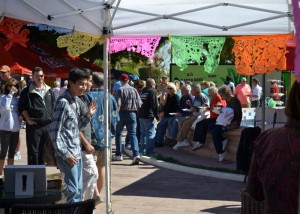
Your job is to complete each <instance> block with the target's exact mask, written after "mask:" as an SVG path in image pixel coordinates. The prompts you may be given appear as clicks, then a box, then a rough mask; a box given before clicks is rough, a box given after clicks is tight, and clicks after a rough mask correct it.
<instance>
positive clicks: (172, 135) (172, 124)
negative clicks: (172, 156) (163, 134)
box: [165, 85, 193, 146]
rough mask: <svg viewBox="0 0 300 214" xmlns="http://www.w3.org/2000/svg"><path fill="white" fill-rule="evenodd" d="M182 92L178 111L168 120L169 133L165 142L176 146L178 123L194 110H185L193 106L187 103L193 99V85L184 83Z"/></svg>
mask: <svg viewBox="0 0 300 214" xmlns="http://www.w3.org/2000/svg"><path fill="white" fill-rule="evenodd" d="M181 93H182V96H181V98H180V100H179V108H178V112H177V113H176V115H175V117H172V119H170V120H169V122H168V135H167V138H166V140H165V143H166V144H169V146H174V145H175V144H176V143H177V141H176V137H177V133H178V123H179V122H180V121H181V120H183V119H185V118H188V117H190V116H192V112H190V111H183V109H189V108H191V106H189V105H188V104H187V103H190V102H192V101H193V96H192V94H191V86H190V85H183V86H182V87H181Z"/></svg>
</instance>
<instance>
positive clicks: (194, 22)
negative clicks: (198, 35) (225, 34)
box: [169, 17, 224, 29]
mask: <svg viewBox="0 0 300 214" xmlns="http://www.w3.org/2000/svg"><path fill="white" fill-rule="evenodd" d="M169 19H172V20H176V21H181V22H186V23H190V24H196V25H202V26H206V27H211V28H217V29H224V27H223V26H219V25H212V24H207V23H203V22H196V21H191V20H186V19H180V18H175V17H170V18H169Z"/></svg>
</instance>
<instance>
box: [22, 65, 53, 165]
mask: <svg viewBox="0 0 300 214" xmlns="http://www.w3.org/2000/svg"><path fill="white" fill-rule="evenodd" d="M32 75H33V82H32V83H31V84H30V85H29V86H28V87H26V88H24V90H23V91H22V92H21V95H20V100H19V106H18V108H19V112H20V114H22V115H23V116H24V118H25V119H26V144H27V155H28V157H27V161H28V165H43V164H44V161H43V148H44V145H45V142H47V141H50V136H49V131H50V123H51V121H52V118H53V111H54V104H55V96H54V93H53V91H52V90H51V88H50V87H49V86H48V85H46V84H45V82H44V72H43V69H42V68H40V67H35V68H34V69H33V71H32Z"/></svg>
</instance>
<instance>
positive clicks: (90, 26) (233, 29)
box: [0, 0, 293, 213]
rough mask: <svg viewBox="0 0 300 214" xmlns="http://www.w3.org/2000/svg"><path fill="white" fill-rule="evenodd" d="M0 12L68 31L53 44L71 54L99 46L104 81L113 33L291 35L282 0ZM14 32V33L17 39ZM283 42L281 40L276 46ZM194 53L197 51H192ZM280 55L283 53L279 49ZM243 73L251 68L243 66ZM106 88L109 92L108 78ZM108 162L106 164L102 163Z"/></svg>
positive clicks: (3, 6)
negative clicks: (101, 45)
mask: <svg viewBox="0 0 300 214" xmlns="http://www.w3.org/2000/svg"><path fill="white" fill-rule="evenodd" d="M0 12H1V14H2V16H4V17H10V18H15V19H19V20H24V21H25V22H27V23H43V24H48V25H53V26H58V27H64V28H68V29H73V30H74V33H73V34H69V35H66V37H62V38H61V39H59V40H58V46H60V47H66V48H67V49H68V52H69V53H70V54H72V55H74V56H76V55H80V54H81V53H84V52H85V51H87V50H88V49H90V48H91V47H93V46H94V45H95V44H96V43H98V42H101V43H104V47H105V48H104V75H105V76H106V77H108V52H109V51H108V49H109V38H110V37H111V36H112V35H113V36H123V37H130V36H135V37H136V36H168V35H171V36H220V37H221V36H242V35H274V34H279V35H282V34H291V33H292V32H293V22H292V11H291V2H289V1H286V0H253V1H248V0H247V1H246V0H225V1H218V0H210V1H209V0H204V1H194V0H184V1H183V0H166V1H158V0H149V1H137V0H126V1H122V0H108V1H104V0H52V1H48V0H0ZM2 18H3V17H2ZM19 30H20V28H19ZM19 33H20V32H19V31H18V32H14V34H17V35H19ZM20 34H21V33H20ZM8 37H9V36H8ZM13 38H14V37H13V36H11V37H9V39H10V41H11V42H15V40H14V39H13ZM173 38H175V37H173ZM175 39H176V38H175ZM286 39H288V37H286ZM185 40H187V39H185ZM204 40H206V41H207V40H208V39H206V38H202V39H201V41H200V42H203V41H204ZM238 40H239V42H240V43H239V46H238V47H237V49H236V51H238V50H239V51H240V48H241V47H242V45H241V43H242V42H243V41H242V40H241V39H239V38H237V39H236V41H238ZM222 41H223V39H219V40H218V45H217V46H218V48H217V50H216V49H215V46H214V45H212V46H211V50H210V52H209V53H208V55H206V56H212V55H211V54H210V53H212V50H216V52H219V50H220V47H221V46H222ZM266 41H268V40H266V39H262V40H259V41H258V42H259V43H260V42H266ZM150 43H151V42H150ZM259 43H258V44H259ZM284 43H285V41H284V39H283V40H282V42H281V43H280V44H281V45H283V44H284ZM249 44H250V43H249ZM206 45H207V44H205V46H206ZM150 46H151V45H150ZM202 47H203V44H202ZM279 49H280V48H279ZM278 51H281V50H278ZM193 52H199V51H197V50H193ZM177 53H180V52H177ZM239 53H240V55H239V56H240V59H239V62H240V64H239V66H240V67H241V66H242V63H243V61H242V60H243V59H244V58H243V56H245V55H246V54H247V53H246V52H244V53H245V55H243V54H241V53H242V52H241V51H240V52H239ZM201 54H202V53H201ZM281 54H284V51H282V52H281ZM246 57H248V56H246ZM216 61H217V59H213V60H212V62H214V63H213V64H207V67H208V68H210V69H215V67H216V66H217V65H216V63H215V62H216ZM275 61H276V60H275ZM280 62H282V59H281V61H280ZM184 63H187V62H184ZM184 63H183V65H184ZM277 67H278V66H277V64H276V65H273V68H274V69H276V68H277ZM271 69H272V68H271V67H268V68H264V67H257V70H254V71H255V72H257V71H259V73H264V72H272V71H273V70H271ZM211 71H212V70H211ZM247 71H248V72H249V71H251V69H250V68H247ZM252 71H253V70H252ZM249 75H251V74H249ZM105 88H106V92H108V79H107V78H106V81H105ZM107 98H108V96H107V93H106V99H105V100H108V99H107ZM104 118H106V121H105V124H109V123H108V121H107V120H108V118H109V117H108V106H107V103H106V105H105V117H104ZM106 128H108V127H106ZM104 139H105V142H106V145H107V147H106V150H105V152H106V160H108V159H109V154H110V153H109V146H108V142H109V141H108V135H106V136H105V138H104ZM107 164H108V161H106V165H107ZM107 169H108V166H107ZM107 172H108V173H106V176H107V177H106V182H107V183H106V186H107V188H106V190H107V193H106V200H107V206H106V213H112V203H111V198H110V188H109V180H110V179H109V175H110V173H109V170H108V171H107Z"/></svg>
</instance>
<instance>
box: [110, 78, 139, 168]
mask: <svg viewBox="0 0 300 214" xmlns="http://www.w3.org/2000/svg"><path fill="white" fill-rule="evenodd" d="M120 81H121V84H122V86H121V87H120V88H119V89H118V90H117V92H116V94H115V97H116V100H117V103H118V106H119V115H120V121H119V122H118V123H117V127H116V155H115V156H113V160H114V161H122V160H123V156H122V131H123V128H124V126H126V128H127V135H128V136H129V141H130V143H131V150H132V154H133V161H132V164H133V165H137V164H139V162H140V154H139V145H138V140H137V136H136V126H137V111H138V109H139V108H140V107H141V106H142V103H143V102H142V100H141V98H140V96H139V94H138V92H137V90H136V89H135V88H133V87H131V86H130V85H129V84H128V82H129V77H128V75H127V74H122V75H120Z"/></svg>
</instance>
